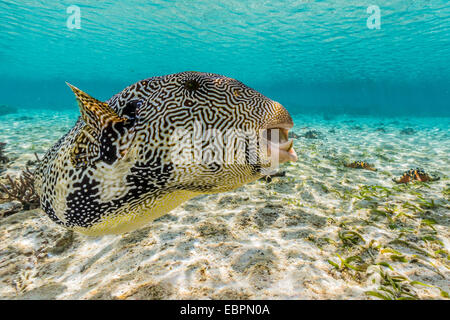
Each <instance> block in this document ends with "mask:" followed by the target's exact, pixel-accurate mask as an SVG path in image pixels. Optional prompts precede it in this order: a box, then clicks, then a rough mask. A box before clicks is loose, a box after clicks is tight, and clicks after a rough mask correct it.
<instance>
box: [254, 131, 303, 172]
mask: <svg viewBox="0 0 450 320" xmlns="http://www.w3.org/2000/svg"><path fill="white" fill-rule="evenodd" d="M293 126H294V125H293V124H292V123H287V124H276V125H271V126H268V127H266V128H265V129H263V132H262V142H263V144H266V145H267V155H268V156H269V157H270V156H271V155H272V154H274V152H278V161H279V162H280V163H284V162H289V161H291V162H295V161H297V160H298V157H297V154H296V153H295V150H294V148H293V146H294V140H292V139H291V140H289V138H288V137H289V129H291V128H292V127H293Z"/></svg>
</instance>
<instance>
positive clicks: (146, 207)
mask: <svg viewBox="0 0 450 320" xmlns="http://www.w3.org/2000/svg"><path fill="white" fill-rule="evenodd" d="M71 88H72V90H74V92H75V94H76V95H77V99H78V101H79V104H80V110H81V112H82V117H80V119H79V120H78V121H77V123H76V124H75V126H74V127H73V128H72V129H71V130H70V131H69V132H68V133H67V134H66V135H65V136H63V137H62V138H61V139H60V140H59V141H58V142H57V143H56V144H55V145H54V146H53V147H52V148H51V149H50V150H49V151H48V152H47V153H46V155H45V156H44V159H43V161H42V162H41V163H40V165H39V167H38V169H37V171H36V182H35V186H36V190H37V192H38V194H39V195H40V199H41V206H42V209H43V210H44V211H45V212H46V213H47V215H48V216H49V217H50V218H51V219H52V220H53V221H55V222H56V223H58V224H60V225H62V226H65V227H67V228H69V229H73V230H76V231H79V232H83V233H86V234H90V235H102V234H108V233H120V232H126V231H129V230H133V229H136V228H138V227H140V226H142V225H143V224H145V223H147V222H149V221H151V220H153V219H155V218H157V217H159V216H161V215H163V214H165V213H167V212H169V211H170V210H172V209H173V208H175V207H176V206H178V205H179V204H180V203H182V202H184V201H186V200H188V199H190V198H192V197H194V196H196V195H199V194H204V193H214V192H222V191H227V190H231V189H234V188H236V187H239V186H241V185H243V184H245V183H248V182H251V181H254V180H256V179H258V178H260V177H261V172H260V171H261V170H260V169H261V166H262V165H261V163H259V162H258V161H256V162H255V161H251V158H252V153H251V152H250V149H251V147H250V146H249V145H247V142H246V143H245V147H244V149H243V150H245V151H244V152H243V155H242V156H243V158H242V159H243V160H242V162H233V163H223V162H220V161H215V160H211V161H206V162H189V161H188V162H181V163H178V162H177V161H179V159H178V156H177V155H178V153H179V154H181V153H182V152H183V148H180V147H179V143H178V142H177V140H173V136H174V132H176V131H177V130H184V132H195V130H196V128H197V127H201V128H202V130H208V129H209V130H218V131H221V132H225V131H227V130H261V129H264V128H267V127H268V126H270V127H276V126H277V125H278V124H290V125H292V119H291V117H290V115H289V113H288V112H287V111H286V109H285V108H284V107H283V106H281V105H280V104H279V103H277V102H275V101H272V100H270V99H269V98H267V97H265V96H263V95H262V94H260V93H259V92H257V91H255V90H253V89H251V88H249V87H247V86H246V85H244V84H242V83H241V82H239V81H237V80H234V79H231V78H228V77H225V76H222V75H218V74H212V73H201V72H192V71H189V72H182V73H177V74H171V75H167V76H161V77H153V78H149V79H145V80H142V81H139V82H137V83H135V84H133V85H131V86H129V87H127V88H125V89H124V90H123V91H122V92H120V93H118V94H116V95H114V96H113V97H112V98H111V99H109V100H108V101H106V102H100V101H98V100H95V99H93V98H91V97H90V96H88V95H86V94H84V93H83V92H82V91H80V90H79V89H77V88H75V87H73V86H71ZM89 104H90V105H89ZM104 114H105V115H104ZM93 119H94V120H95V119H97V122H99V124H98V125H97V124H96V123H95V121H94V120H93ZM202 148H205V150H207V148H208V143H207V142H205V143H204V144H203V145H202ZM193 153H194V151H193ZM206 154H207V152H206ZM211 154H212V157H214V155H215V154H214V153H211ZM253 160H255V159H253Z"/></svg>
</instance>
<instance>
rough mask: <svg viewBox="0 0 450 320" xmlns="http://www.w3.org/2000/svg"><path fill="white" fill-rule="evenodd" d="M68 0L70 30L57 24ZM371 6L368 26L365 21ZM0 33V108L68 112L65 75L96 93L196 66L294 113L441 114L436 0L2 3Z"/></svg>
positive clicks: (445, 107) (445, 86)
mask: <svg viewBox="0 0 450 320" xmlns="http://www.w3.org/2000/svg"><path fill="white" fill-rule="evenodd" d="M71 5H76V6H78V7H79V8H80V14H81V17H80V29H77V28H74V29H70V28H69V27H68V26H67V20H68V18H69V17H70V16H71V14H70V13H67V11H66V10H67V8H68V7H70V6H71ZM370 5H378V6H379V9H380V26H379V29H377V28H372V29H371V28H369V27H368V24H369V25H371V26H373V24H371V23H372V22H373V21H372V20H370V19H369V20H370V21H369V22H368V18H369V16H371V14H370V13H367V8H368V7H369V6H370ZM371 21H372V22H371ZM72 22H73V21H72ZM72 26H73V24H72ZM0 28H1V30H2V31H1V33H0V105H3V106H2V108H4V106H9V107H12V108H17V109H19V110H21V109H23V108H25V109H27V108H33V109H49V108H50V109H72V108H76V107H75V104H74V99H73V95H72V93H71V92H70V90H69V89H68V88H67V87H66V86H65V83H64V82H65V81H69V82H70V83H73V84H75V85H77V86H78V87H80V88H81V89H83V90H84V91H86V92H88V93H90V94H92V95H93V96H95V97H97V98H99V99H104V100H106V99H109V98H110V97H111V96H112V95H113V94H115V93H117V92H119V91H120V90H122V89H123V88H124V87H126V86H127V85H129V84H131V83H134V82H136V81H138V80H140V79H143V78H148V77H151V76H156V75H164V74H170V73H176V72H180V71H186V70H197V71H205V72H214V73H219V74H224V75H226V76H229V77H233V78H236V79H238V80H241V81H242V82H244V83H246V84H247V85H249V86H251V87H253V88H255V89H256V90H258V91H260V92H262V93H264V94H266V95H267V96H269V97H270V98H273V99H275V100H277V101H279V102H281V103H282V104H283V105H285V106H286V107H287V109H288V110H289V111H290V112H291V113H293V114H296V113H299V114H301V113H319V114H321V113H349V114H364V115H404V116H405V115H411V114H413V115H418V116H450V104H449V101H450V93H449V88H450V4H449V2H448V1H446V0H396V1H374V0H371V1H352V0H350V1H348V0H346V1H344V0H340V1H312V0H297V1H261V0H248V1H240V0H227V1H196V0H189V1H174V2H172V1H162V0H158V1H154V0H152V1H126V2H125V1H102V2H97V1H86V0H78V1H60V2H58V3H56V2H55V1H49V0H41V1H30V0H27V1H20V2H19V3H18V2H17V1H11V0H7V1H1V2H0Z"/></svg>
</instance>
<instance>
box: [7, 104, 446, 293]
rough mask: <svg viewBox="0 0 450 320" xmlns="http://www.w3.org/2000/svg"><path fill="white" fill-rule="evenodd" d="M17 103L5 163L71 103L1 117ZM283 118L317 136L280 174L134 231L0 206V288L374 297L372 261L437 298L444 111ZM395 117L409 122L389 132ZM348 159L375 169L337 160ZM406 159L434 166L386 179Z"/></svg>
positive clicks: (56, 126) (45, 139)
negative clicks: (105, 231)
mask: <svg viewBox="0 0 450 320" xmlns="http://www.w3.org/2000/svg"><path fill="white" fill-rule="evenodd" d="M18 116H22V114H20V115H7V116H3V117H0V141H3V142H7V143H8V145H7V152H8V156H12V157H16V159H15V160H14V161H13V162H12V163H11V164H10V165H9V168H8V170H7V171H6V173H12V174H14V173H15V172H17V170H18V169H20V168H22V167H23V166H24V164H25V162H26V161H27V160H30V159H31V160H33V159H34V156H33V155H32V154H33V152H35V151H36V152H37V153H38V154H39V155H40V156H42V155H43V153H44V151H45V150H46V149H47V148H48V147H50V146H51V145H52V143H53V142H55V141H56V140H57V139H58V138H59V137H60V136H61V135H62V134H63V133H65V131H66V130H67V129H68V128H70V127H71V125H72V124H73V123H74V122H75V120H76V117H77V114H76V113H74V112H72V113H61V114H54V115H51V114H49V113H41V114H38V113H36V114H31V115H29V116H31V117H33V119H32V120H24V121H14V119H15V118H17V117H18ZM294 121H295V123H296V127H295V128H294V130H293V131H294V132H296V133H297V134H300V135H302V134H304V133H305V132H306V131H308V130H318V131H320V132H322V133H323V134H324V136H325V139H323V140H313V139H306V138H298V139H296V140H295V149H296V151H297V154H298V155H299V161H298V162H297V163H294V164H287V165H284V166H283V167H282V169H283V170H285V171H286V172H287V175H286V177H281V178H274V179H273V181H272V182H271V183H266V182H263V181H257V182H255V183H252V184H249V185H247V186H244V187H242V188H240V189H238V190H235V191H232V192H228V193H223V194H217V195H208V196H201V197H198V198H195V199H193V200H191V201H189V202H187V203H185V204H184V205H182V206H181V207H179V208H178V209H176V210H174V211H172V212H171V213H170V214H168V215H166V216H164V217H162V218H160V219H158V220H156V221H155V222H154V223H152V224H150V225H149V226H147V227H144V228H142V229H140V230H137V231H134V232H131V233H127V234H123V235H118V236H105V237H101V238H88V237H86V236H83V235H79V234H74V235H72V234H71V233H70V232H67V231H66V230H65V229H63V228H61V227H59V226H57V225H56V224H54V223H53V222H51V221H50V219H49V218H47V217H46V216H45V215H44V214H43V213H42V211H40V210H32V211H23V212H20V213H16V214H13V215H11V216H9V217H6V218H3V219H0V298H3V299H11V298H18V299H25V298H26V299H29V298H31V299H53V298H56V299H111V298H120V299H121V298H129V299H209V298H211V299H271V298H273V299H375V298H373V297H370V296H368V295H366V294H365V292H366V291H369V290H372V291H375V290H378V289H379V288H380V286H381V285H382V282H383V281H382V280H381V277H380V275H379V270H380V269H382V270H383V271H384V272H387V273H388V274H389V275H390V276H404V277H405V279H404V280H403V281H402V282H401V285H402V286H404V291H403V293H401V294H400V293H399V295H398V296H399V297H400V296H405V292H407V291H406V290H410V291H409V292H410V293H412V294H414V295H417V297H419V298H422V299H430V298H431V299H440V298H443V297H442V296H441V290H440V289H442V290H444V291H446V292H449V291H450V282H449V276H450V270H449V267H450V264H449V259H448V252H449V248H450V237H449V234H450V230H449V225H450V216H449V212H450V210H449V209H450V202H449V195H448V192H449V191H448V190H449V184H450V183H449V172H450V160H449V154H450V129H449V128H450V126H449V124H450V120H449V119H448V118H443V119H436V118H434V119H431V118H430V119H421V118H414V119H406V118H405V119H401V118H395V119H381V118H378V119H363V118H354V119H353V120H352V119H351V118H347V117H338V118H336V119H333V120H329V121H325V120H323V119H322V117H295V119H294ZM306 126H308V127H309V128H303V127H306ZM357 126H358V127H357ZM381 127H382V128H384V130H385V132H382V131H377V130H376V129H377V128H381ZM407 127H411V128H414V129H415V130H416V133H415V134H413V135H403V134H400V130H402V129H404V128H407ZM331 129H334V133H333V132H329V131H330V130H331ZM355 160H364V161H367V162H369V163H372V164H374V166H375V167H376V168H378V171H377V172H372V171H367V170H358V169H349V168H345V167H344V166H343V163H344V162H351V161H355ZM415 167H422V168H424V169H425V170H426V171H427V172H429V173H432V174H435V175H439V176H440V177H441V179H440V180H439V181H436V182H432V183H429V184H423V183H415V184H410V185H409V186H408V187H404V186H403V187H398V186H397V185H396V184H395V183H393V182H392V180H391V178H393V177H394V176H399V175H401V173H402V172H403V171H405V170H407V169H410V168H415ZM4 174H5V172H4V173H3V175H4ZM374 185H377V186H383V187H386V188H387V190H388V192H391V193H392V194H390V195H388V196H386V194H385V193H383V191H382V190H381V188H378V189H377V193H375V194H374V193H372V195H367V197H366V199H362V198H361V197H360V198H361V199H358V198H356V197H355V196H359V195H360V191H361V190H362V189H361V188H363V187H364V186H374ZM393 187H394V189H392V188H393ZM444 190H447V191H446V193H445V194H444ZM431 200H433V201H434V206H433V205H432V204H431V202H430V201H431ZM425 201H428V203H429V204H428V207H427V204H425ZM373 209H376V210H378V213H375V212H374V210H373ZM383 212H384V214H385V215H383ZM388 212H391V213H388ZM386 216H389V218H390V220H389V219H388V218H387V217H386ZM430 221H431V222H430ZM427 222H430V223H428V224H427ZM349 231H354V232H357V233H358V234H360V235H361V236H362V237H363V239H364V241H362V240H357V241H356V239H357V238H355V242H356V243H355V244H351V243H350V244H349V245H347V246H344V242H343V241H345V240H341V239H340V237H339V234H341V236H342V235H344V237H345V235H350V236H351V235H352V234H351V233H348V232H349ZM353 236H354V234H353ZM395 239H400V240H397V241H395ZM371 242H372V243H371ZM337 254H339V255H340V256H341V257H342V258H343V259H346V258H348V257H351V256H355V255H358V256H360V259H362V260H361V261H358V260H355V261H352V262H350V265H351V266H360V267H361V270H362V271H355V270H352V269H349V268H347V267H345V266H343V265H342V268H339V269H338V268H335V267H333V266H332V265H331V264H330V263H329V262H328V260H331V261H333V262H335V263H337V264H340V261H339V258H338V256H337ZM394 260H397V261H394ZM380 262H386V263H388V264H389V265H390V266H391V267H392V268H393V270H390V269H388V268H387V267H383V266H380V265H377V263H380ZM412 281H420V282H422V283H425V284H428V285H432V286H434V287H427V286H422V285H419V284H414V282H413V283H411V282H412ZM386 287H387V288H390V289H392V287H389V286H386ZM437 287H439V288H440V289H439V288H437ZM380 292H381V293H383V292H382V291H380Z"/></svg>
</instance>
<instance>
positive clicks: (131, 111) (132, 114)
mask: <svg viewBox="0 0 450 320" xmlns="http://www.w3.org/2000/svg"><path fill="white" fill-rule="evenodd" d="M141 105H142V101H141V100H131V101H129V102H128V103H127V104H126V105H125V107H124V108H123V110H122V114H123V115H124V116H126V117H127V118H128V119H131V120H134V119H135V118H136V111H137V110H138V109H139V108H140V107H141Z"/></svg>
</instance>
